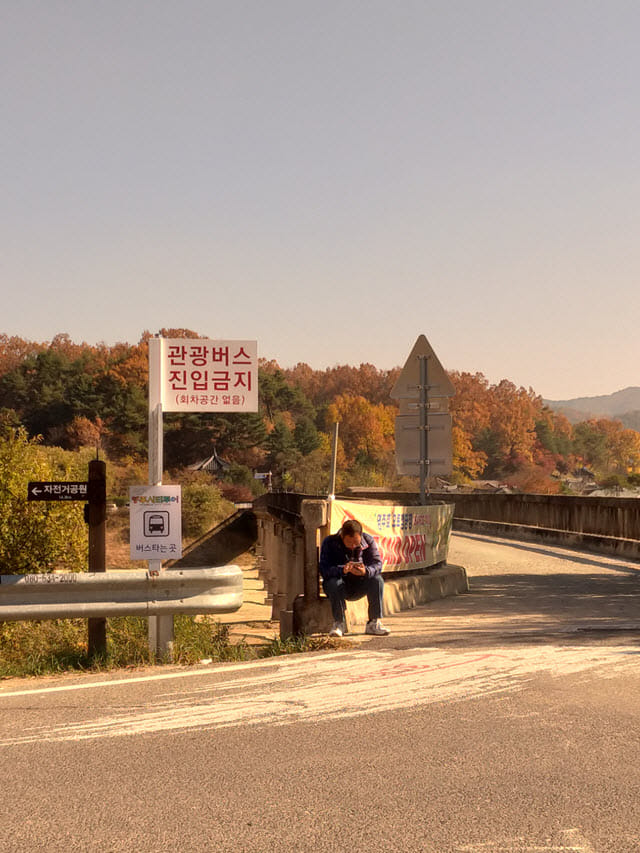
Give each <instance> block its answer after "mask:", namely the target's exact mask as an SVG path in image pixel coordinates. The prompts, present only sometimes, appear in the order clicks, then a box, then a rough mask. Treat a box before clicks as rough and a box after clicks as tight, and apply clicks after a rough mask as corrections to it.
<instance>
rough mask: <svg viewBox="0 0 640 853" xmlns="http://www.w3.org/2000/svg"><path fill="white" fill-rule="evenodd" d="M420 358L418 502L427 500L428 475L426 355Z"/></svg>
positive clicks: (422, 502)
mask: <svg viewBox="0 0 640 853" xmlns="http://www.w3.org/2000/svg"><path fill="white" fill-rule="evenodd" d="M419 359H420V406H419V408H420V503H421V504H422V505H424V504H426V502H427V491H428V477H429V438H428V426H427V412H428V407H429V395H428V393H427V392H428V388H427V356H426V355H421V356H419Z"/></svg>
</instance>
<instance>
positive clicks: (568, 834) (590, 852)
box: [456, 829, 595, 853]
mask: <svg viewBox="0 0 640 853" xmlns="http://www.w3.org/2000/svg"><path fill="white" fill-rule="evenodd" d="M558 841H559V842H560V843H559V844H553V843H552V842H551V841H550V842H549V843H548V844H547V843H545V844H542V845H541V844H531V843H528V842H527V840H526V839H525V838H504V839H500V841H485V842H482V843H480V844H465V845H463V846H462V847H457V848H456V850H457V851H458V853H595V851H594V849H593V847H592V846H591V845H590V844H589V842H588V841H586V840H585V839H584V838H583V836H582V834H581V832H580V830H579V829H563V830H561V831H560V833H559V838H558ZM567 845H568V846H567Z"/></svg>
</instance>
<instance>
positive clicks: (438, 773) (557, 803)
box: [0, 536, 640, 853]
mask: <svg viewBox="0 0 640 853" xmlns="http://www.w3.org/2000/svg"><path fill="white" fill-rule="evenodd" d="M451 558H452V561H456V562H460V563H462V564H463V565H465V566H467V567H468V569H469V574H470V579H471V588H472V593H471V594H470V595H468V596H460V597H458V598H456V599H450V600H447V601H442V602H437V603H435V605H429V606H428V607H425V608H420V610H419V611H414V612H412V613H411V614H403V615H399V616H398V617H391V618H390V619H389V620H388V622H389V624H390V626H392V627H393V628H394V634H393V635H392V636H391V637H389V638H371V639H370V640H369V639H367V640H366V641H363V642H360V641H359V640H358V642H356V643H354V644H353V645H349V644H346V643H345V645H344V648H342V649H339V650H337V651H333V652H326V653H319V654H313V655H302V656H300V655H296V656H291V657H287V658H277V659H271V660H267V661H262V662H258V663H242V664H224V665H216V666H209V667H201V668H197V669H194V670H189V671H185V670H181V669H178V668H171V669H168V670H166V671H163V672H157V671H150V670H147V671H140V672H136V673H133V674H131V675H127V674H117V675H91V676H82V677H78V676H67V677H63V678H54V679H46V680H44V681H43V680H38V681H27V682H25V681H15V680H14V681H11V682H4V683H3V684H2V685H0V768H1V769H2V777H1V778H2V780H3V793H2V799H1V801H0V802H1V803H2V823H3V831H2V834H1V835H0V850H2V851H4V850H7V851H9V850H10V851H22V850H25V851H27V850H63V849H64V850H68V849H73V850H86V851H94V850H95V851H98V850H101V851H103V850H107V851H108V850H113V851H124V850H141V851H164V850H193V851H209V850H211V851H247V853H254V851H255V852H256V853H258V851H265V852H266V851H274V853H279V851H285V850H286V851H307V850H309V851H312V850H313V851H319V853H322V852H323V851H327V852H328V851H341V850H343V849H344V850H351V851H369V850H372V849H378V850H384V851H407V852H408V853H410V851H433V853H497V851H509V853H511V851H513V853H515V851H523V852H524V851H527V853H533V851H550V853H551V851H564V853H567V851H574V852H575V853H578V851H581V853H607V851H611V853H633V851H640V835H639V828H640V804H639V803H640V800H639V798H638V793H639V792H640V725H639V724H640V719H639V716H640V714H639V711H638V696H639V695H640V643H639V642H638V641H639V639H640V627H639V626H640V621H638V618H637V616H638V609H637V608H638V604H639V603H640V594H639V591H638V589H637V571H638V567H637V566H635V565H633V564H629V563H625V562H621V561H611V560H606V559H603V558H599V557H593V556H592V555H584V554H577V553H574V552H569V551H566V552H565V551H563V550H562V549H549V548H540V549H537V548H535V547H534V548H532V547H531V546H528V545H526V546H525V545H524V544H523V545H517V544H511V545H509V544H505V543H499V542H492V541H490V540H487V539H485V538H484V537H472V536H464V537H463V536H456V537H455V538H454V541H453V543H452V549H451ZM518 625H520V627H521V633H520V634H519V633H518Z"/></svg>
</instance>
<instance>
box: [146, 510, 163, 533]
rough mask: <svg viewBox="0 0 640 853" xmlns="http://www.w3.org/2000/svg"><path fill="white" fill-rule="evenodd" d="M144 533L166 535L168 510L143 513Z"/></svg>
mask: <svg viewBox="0 0 640 853" xmlns="http://www.w3.org/2000/svg"><path fill="white" fill-rule="evenodd" d="M144 535H145V536H168V535H169V513H168V512H145V513H144Z"/></svg>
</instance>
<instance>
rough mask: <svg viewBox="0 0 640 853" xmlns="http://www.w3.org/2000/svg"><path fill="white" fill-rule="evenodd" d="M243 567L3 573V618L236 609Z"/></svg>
mask: <svg viewBox="0 0 640 853" xmlns="http://www.w3.org/2000/svg"><path fill="white" fill-rule="evenodd" d="M242 598H243V592H242V570H241V569H240V567H239V566H233V565H231V566H219V567H205V568H197V569H167V570H166V571H163V572H159V573H157V574H155V573H152V572H148V571H146V570H136V571H130V572H88V573H69V574H33V575H0V621H7V622H11V621H14V622H15V621H21V620H32V619H72V618H88V617H95V616H98V617H104V616H155V615H158V614H162V615H170V614H174V613H193V614H195V613H233V612H234V611H236V610H238V609H239V608H240V607H241V606H242Z"/></svg>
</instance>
